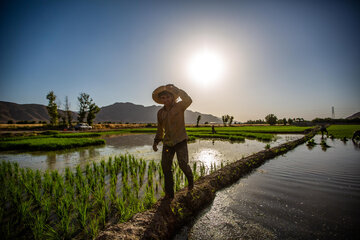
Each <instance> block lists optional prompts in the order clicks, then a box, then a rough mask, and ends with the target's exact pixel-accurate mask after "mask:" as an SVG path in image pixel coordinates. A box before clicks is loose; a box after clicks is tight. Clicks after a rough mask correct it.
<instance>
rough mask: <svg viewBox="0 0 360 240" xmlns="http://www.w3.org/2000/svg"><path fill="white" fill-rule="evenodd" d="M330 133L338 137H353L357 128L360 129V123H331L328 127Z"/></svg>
mask: <svg viewBox="0 0 360 240" xmlns="http://www.w3.org/2000/svg"><path fill="white" fill-rule="evenodd" d="M327 130H328V132H329V135H332V136H334V137H335V138H338V139H344V137H345V138H350V139H351V138H352V136H353V133H354V132H355V131H356V130H360V125H331V126H330V127H328V128H327Z"/></svg>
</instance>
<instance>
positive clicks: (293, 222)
mask: <svg viewBox="0 0 360 240" xmlns="http://www.w3.org/2000/svg"><path fill="white" fill-rule="evenodd" d="M320 137H321V135H320V136H316V137H315V142H317V143H320V141H321V138H320ZM327 143H328V144H329V145H330V146H331V147H330V148H328V149H327V150H326V152H324V151H323V150H322V147H321V146H320V145H316V146H314V148H312V150H311V151H309V149H308V148H307V146H306V145H305V144H304V145H301V146H298V147H297V148H296V149H294V150H292V151H290V152H288V153H286V154H285V155H284V156H279V157H277V158H275V159H272V160H270V161H268V162H267V163H265V164H264V165H263V166H261V167H260V168H258V170H257V171H255V172H254V173H253V174H251V175H249V176H247V177H246V178H242V179H240V181H239V182H237V183H235V184H234V185H232V186H231V187H229V188H226V189H224V190H222V191H219V192H218V193H217V194H216V197H215V199H214V202H213V203H212V205H211V206H209V207H208V208H207V209H205V210H204V211H202V212H201V213H200V214H199V216H198V217H197V218H196V219H195V220H194V221H193V222H192V223H191V224H189V225H188V226H186V227H185V228H183V229H182V231H181V233H180V234H178V235H177V236H176V237H175V239H177V240H178V239H355V238H356V237H355V236H356V233H357V232H358V230H357V229H358V225H359V224H360V219H359V217H358V216H359V215H360V210H359V207H358V206H359V204H360V175H359V172H360V162H359V161H358V160H359V150H358V148H357V147H355V149H354V147H353V146H351V144H350V142H349V143H348V144H347V145H344V144H343V142H341V141H339V140H335V141H327ZM354 146H355V144H354Z"/></svg>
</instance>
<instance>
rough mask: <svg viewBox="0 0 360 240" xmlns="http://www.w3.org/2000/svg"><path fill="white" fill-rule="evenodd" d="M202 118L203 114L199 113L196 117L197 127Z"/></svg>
mask: <svg viewBox="0 0 360 240" xmlns="http://www.w3.org/2000/svg"><path fill="white" fill-rule="evenodd" d="M200 119H201V115H199V116H198V117H197V119H196V127H199V122H200Z"/></svg>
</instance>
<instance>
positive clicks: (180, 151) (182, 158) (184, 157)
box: [175, 140, 194, 187]
mask: <svg viewBox="0 0 360 240" xmlns="http://www.w3.org/2000/svg"><path fill="white" fill-rule="evenodd" d="M175 151H176V156H177V159H178V163H179V167H180V168H181V170H182V171H183V172H184V174H185V176H186V178H187V180H188V183H189V186H191V187H192V186H193V185H194V176H193V173H192V171H191V168H190V166H189V154H188V148H187V142H186V140H185V141H183V142H180V143H178V144H176V145H175Z"/></svg>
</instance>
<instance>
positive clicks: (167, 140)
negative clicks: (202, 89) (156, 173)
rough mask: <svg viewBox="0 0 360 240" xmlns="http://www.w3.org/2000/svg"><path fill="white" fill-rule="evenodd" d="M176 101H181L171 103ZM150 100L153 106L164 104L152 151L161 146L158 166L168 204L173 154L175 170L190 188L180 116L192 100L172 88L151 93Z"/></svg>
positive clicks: (161, 87) (183, 121)
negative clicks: (161, 144) (177, 166)
mask: <svg viewBox="0 0 360 240" xmlns="http://www.w3.org/2000/svg"><path fill="white" fill-rule="evenodd" d="M178 97H180V98H181V101H180V102H175V100H176V99H177V98H178ZM152 98H153V100H154V101H155V102H157V103H159V104H164V107H163V108H161V109H160V110H159V111H158V113H157V123H158V126H157V132H156V136H155V139H154V144H153V149H154V151H155V152H156V151H157V150H158V148H157V145H158V144H159V142H161V141H162V142H163V150H162V156H161V166H162V169H163V173H164V178H165V199H167V200H171V199H173V198H174V179H173V173H172V170H171V167H172V162H173V158H174V155H175V153H176V156H177V159H178V163H179V166H180V168H181V170H182V171H183V172H184V173H185V176H186V178H187V180H188V183H189V185H188V190H191V189H192V188H193V186H194V177H193V174H192V171H191V168H190V166H189V156H188V155H189V154H188V147H187V140H188V136H187V134H186V130H185V120H184V112H185V110H186V109H187V108H188V107H189V106H190V104H191V103H192V100H191V98H190V97H189V95H188V94H187V93H186V92H185V91H183V90H181V89H179V88H177V87H175V86H174V85H172V84H168V85H166V86H160V87H158V88H157V89H155V90H154V92H153V93H152Z"/></svg>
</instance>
